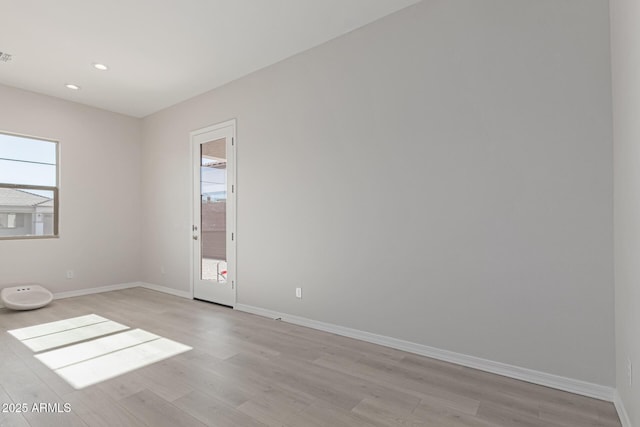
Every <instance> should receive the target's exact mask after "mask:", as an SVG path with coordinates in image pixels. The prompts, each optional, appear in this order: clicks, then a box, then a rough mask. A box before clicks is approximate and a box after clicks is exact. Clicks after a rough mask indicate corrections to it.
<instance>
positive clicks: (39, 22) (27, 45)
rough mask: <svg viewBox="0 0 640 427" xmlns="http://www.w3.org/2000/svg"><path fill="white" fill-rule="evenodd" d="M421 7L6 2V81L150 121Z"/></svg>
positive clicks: (0, 22)
mask: <svg viewBox="0 0 640 427" xmlns="http://www.w3.org/2000/svg"><path fill="white" fill-rule="evenodd" d="M418 1H419V0H55V1H54V0H0V11H1V12H0V52H6V53H10V54H12V55H13V60H12V61H11V62H8V63H4V62H0V83H2V84H5V85H8V86H14V87H18V88H22V89H27V90H30V91H34V92H38V93H43V94H46V95H51V96H55V97H59V98H64V99H68V100H72V101H76V102H80V103H83V104H88V105H92V106H95V107H99V108H103V109H106V110H110V111H115V112H119V113H123V114H127V115H130V116H134V117H144V116H147V115H149V114H151V113H153V112H155V111H158V110H161V109H163V108H165V107H168V106H171V105H173V104H176V103H178V102H181V101H184V100H186V99H189V98H191V97H193V96H195V95H199V94H201V93H204V92H206V91H208V90H211V89H213V88H216V87H218V86H221V85H223V84H225V83H227V82H229V81H232V80H235V79H237V78H239V77H241V76H244V75H246V74H249V73H251V72H253V71H256V70H258V69H260V68H263V67H265V66H268V65H271V64H273V63H276V62H278V61H280V60H282V59H284V58H287V57H289V56H291V55H294V54H296V53H298V52H302V51H304V50H307V49H309V48H311V47H313V46H317V45H319V44H322V43H324V42H326V41H328V40H330V39H333V38H335V37H338V36H340V35H342V34H344V33H347V32H349V31H351V30H354V29H356V28H358V27H361V26H363V25H366V24H367V23H369V22H372V21H374V20H376V19H379V18H381V17H383V16H385V15H388V14H390V13H392V12H394V11H396V10H399V9H402V8H404V7H406V6H409V5H411V4H414V3H417V2H418ZM94 62H102V63H104V64H107V65H108V66H109V67H110V70H109V71H106V72H104V71H98V70H96V69H94V68H93V67H92V64H93V63H94ZM66 83H74V84H77V85H79V86H80V87H81V90H79V91H71V90H69V89H67V88H65V86H64V85H65V84H66ZM0 102H1V100H0Z"/></svg>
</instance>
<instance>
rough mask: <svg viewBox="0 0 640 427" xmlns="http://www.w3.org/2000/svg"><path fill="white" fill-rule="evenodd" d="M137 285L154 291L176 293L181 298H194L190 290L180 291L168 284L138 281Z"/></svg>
mask: <svg viewBox="0 0 640 427" xmlns="http://www.w3.org/2000/svg"><path fill="white" fill-rule="evenodd" d="M136 286H139V287H141V288H145V289H151V290H152V291H158V292H162V293H165V294H169V295H174V296H177V297H180V298H187V299H193V297H192V296H191V293H190V292H187V291H179V290H177V289H173V288H167V287H166V286H160V285H154V284H153V283H146V282H138V284H137V285H136Z"/></svg>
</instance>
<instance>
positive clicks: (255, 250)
mask: <svg viewBox="0 0 640 427" xmlns="http://www.w3.org/2000/svg"><path fill="white" fill-rule="evenodd" d="M607 7H608V6H607V2H606V1H603V0H561V1H558V0H540V1H535V2H532V1H526V0H483V1H477V0H446V1H444V0H431V1H424V2H422V3H420V4H418V5H416V6H414V7H410V8H408V9H405V10H403V11H400V12H398V13H396V14H394V15H391V16H389V17H386V18H384V19H382V20H380V21H378V22H376V23H373V24H371V25H368V26H366V27H364V28H362V29H360V30H357V31H355V32H352V33H350V34H347V35H345V36H343V37H341V38H339V39H336V40H333V41H331V42H329V43H326V44H324V45H322V46H320V47H317V48H315V49H312V50H310V51H307V52H305V53H303V54H300V55H297V56H295V57H292V58H290V59H287V60H285V61H283V62H281V63H278V64H276V65H274V66H271V67H269V68H266V69H263V70H261V71H259V72H256V73H254V74H251V75H249V76H247V77H244V78H242V79H240V80H237V81H235V82H233V83H231V84H228V85H226V86H224V87H222V88H219V89H217V90H214V91H212V92H209V93H207V94H204V95H202V96H199V97H196V98H194V99H191V100H189V101H186V102H184V103H182V104H179V105H176V106H174V107H171V108H169V109H166V110H164V111H161V112H159V113H156V114H154V115H152V116H150V117H147V118H146V119H145V120H144V123H143V133H144V137H143V152H144V153H145V155H144V158H143V170H142V175H143V178H142V179H143V191H142V194H143V198H142V200H143V217H144V222H143V248H144V251H143V269H144V271H143V280H145V281H147V282H150V283H155V284H158V285H163V286H167V287H171V288H174V289H176V290H180V291H188V290H189V277H190V276H189V275H190V271H191V265H190V255H189V254H190V247H191V242H192V241H191V233H190V227H191V221H192V220H191V203H192V201H191V159H190V153H191V150H190V146H189V132H190V131H193V130H196V129H199V128H203V127H205V126H208V125H211V124H215V123H219V122H222V121H225V120H228V119H231V118H237V123H238V128H237V135H238V153H237V158H238V182H237V184H238V214H237V215H238V216H237V221H238V222H237V245H238V248H237V249H238V276H237V280H238V302H239V303H241V304H247V305H252V306H257V307H263V308H267V309H271V310H275V311H279V312H284V313H289V314H293V315H298V316H303V317H306V318H310V319H314V320H318V321H323V322H328V323H333V324H338V325H342V326H346V327H350V328H355V329H359V330H363V331H368V332H373V333H377V334H382V335H387V336H391V337H395V338H400V339H404V340H408V341H412V342H416V343H420V344H425V345H429V346H433V347H438V348H441V349H446V350H451V351H455V352H460V353H464V354H468V355H473V356H477V357H482V358H486V359H490V360H494V361H499V362H504V363H508V364H512V365H517V366H522V367H526V368H530V369H534V370H539V371H543V372H548V373H552V374H557V375H562V376H566V377H570V378H576V379H581V380H585V381H589V382H593V383H597V384H602V385H608V386H612V385H614V383H615V372H614V338H613V331H614V295H613V255H612V254H613V248H612V245H613V226H612V224H613V212H612V185H613V183H612V174H613V171H612V141H611V135H612V130H611V88H610V67H609V54H610V51H609V22H608V10H607ZM163 271H164V273H163ZM295 287H302V288H303V292H304V293H303V295H304V298H303V299H301V300H299V299H296V298H295V294H294V289H295Z"/></svg>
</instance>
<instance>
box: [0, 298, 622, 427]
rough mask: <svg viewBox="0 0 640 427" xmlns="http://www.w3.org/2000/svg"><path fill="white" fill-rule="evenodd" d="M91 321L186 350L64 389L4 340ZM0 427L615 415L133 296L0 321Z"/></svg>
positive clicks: (77, 302) (287, 327)
mask: <svg viewBox="0 0 640 427" xmlns="http://www.w3.org/2000/svg"><path fill="white" fill-rule="evenodd" d="M91 313H95V314H98V315H100V316H103V317H106V318H108V319H111V320H114V321H116V322H120V323H123V324H125V325H128V326H130V327H132V328H141V329H144V330H147V331H149V332H152V333H155V334H157V335H161V336H163V337H166V338H169V339H172V340H175V341H178V342H181V343H183V344H187V345H189V346H192V347H193V350H192V351H189V352H186V353H183V354H180V355H178V356H175V357H172V358H170V359H167V360H164V361H162V362H158V363H155V364H153V365H150V366H146V367H144V368H141V369H138V370H136V371H133V372H130V373H127V374H124V375H122V376H120V377H116V378H114V379H111V380H108V381H105V382H102V383H99V384H96V385H93V386H90V387H87V388H85V389H82V390H74V389H73V388H72V387H71V386H70V385H68V384H67V383H66V382H65V381H64V380H62V379H61V378H60V377H58V376H57V374H55V373H54V372H52V371H51V370H49V369H48V368H47V367H45V366H44V365H43V364H41V363H40V362H39V361H38V360H37V359H35V358H34V357H33V353H32V352H31V350H29V349H28V348H27V347H26V346H24V345H23V344H22V343H20V342H19V341H18V340H16V339H15V338H14V337H13V336H11V335H9V334H8V333H7V332H6V331H7V330H10V329H15V328H21V327H26V326H31V325H36V324H40V323H44V322H52V321H56V320H61V319H66V318H70V317H76V316H81V315H85V314H91ZM0 326H1V329H2V335H1V337H0V403H8V402H13V403H28V404H29V405H32V404H33V403H35V402H46V403H54V402H59V403H61V404H62V403H69V404H70V405H71V408H72V410H71V412H69V413H54V414H51V413H49V414H43V413H34V412H27V413H24V414H8V413H0V426H29V425H30V426H33V427H36V426H43V427H53V426H64V427H68V426H86V425H89V426H105V427H116V426H152V427H161V426H170V427H176V426H203V425H210V426H241V427H245V426H246V427H252V426H265V425H267V426H292V427H298V426H301V427H304V426H444V427H459V426H483V427H489V426H508V427H518V426H550V427H558V426H579V427H588V426H620V422H619V420H618V417H617V415H616V411H615V409H614V407H613V405H612V404H611V403H608V402H603V401H599V400H594V399H590V398H586V397H581V396H577V395H573V394H570V393H565V392H561V391H558V390H553V389H550V388H546V387H541V386H537V385H533V384H528V383H525V382H522V381H517V380H512V379H509V378H505V377H501V376H498V375H493V374H489V373H485V372H481V371H477V370H474V369H470V368H465V367H461V366H457V365H453V364H450V363H445V362H440V361H437V360H433V359H429V358H426V357H421V356H417V355H414V354H410V353H405V352H402V351H398V350H394V349H390V348H387V347H382V346H378V345H374V344H369V343H365V342H361V341H357V340H353V339H349V338H345V337H340V336H336V335H332V334H329V333H325V332H321V331H316V330H313V329H308V328H303V327H299V326H295V325H291V324H287V323H283V322H280V321H276V320H270V319H266V318H262V317H258V316H253V315H250V314H246V313H241V312H236V311H233V310H231V309H228V308H224V307H220V306H216V305H213V304H208V303H204V302H200V301H191V300H186V299H181V298H178V297H173V296H169V295H165V294H162V293H158V292H154V291H149V290H146V289H141V288H135V289H127V290H123V291H115V292H108V293H103V294H96V295H89V296H83V297H77V298H69V299H64V300H56V301H54V302H53V303H51V305H49V306H48V307H45V308H43V309H40V310H35V311H30V312H12V311H9V310H6V309H0Z"/></svg>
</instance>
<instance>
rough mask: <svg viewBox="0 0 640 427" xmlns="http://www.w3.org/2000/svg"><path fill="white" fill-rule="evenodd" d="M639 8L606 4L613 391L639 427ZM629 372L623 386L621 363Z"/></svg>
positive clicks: (630, 0) (617, 1)
mask: <svg viewBox="0 0 640 427" xmlns="http://www.w3.org/2000/svg"><path fill="white" fill-rule="evenodd" d="M638 28H640V3H639V2H638V1H637V0H613V1H611V56H612V66H613V76H612V77H613V123H614V127H613V133H614V165H615V175H614V176H615V178H614V181H615V192H614V195H615V204H614V211H615V255H616V257H615V259H616V264H615V277H616V285H615V295H616V303H615V310H616V366H617V375H616V385H617V389H618V392H619V393H620V396H621V397H622V399H623V401H624V404H625V407H626V410H627V412H628V414H629V417H630V419H631V421H632V424H633V425H635V426H638V425H640V375H639V374H638V372H640V314H638V311H639V310H640V262H639V260H640V196H639V195H640V161H639V160H638V159H640V144H639V143H638V142H639V141H640V122H639V121H638V118H639V117H640V39H639V38H638ZM629 360H630V361H631V362H632V364H633V366H634V370H635V381H634V382H635V384H634V386H633V387H630V386H629V380H628V377H627V362H628V361H629Z"/></svg>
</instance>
